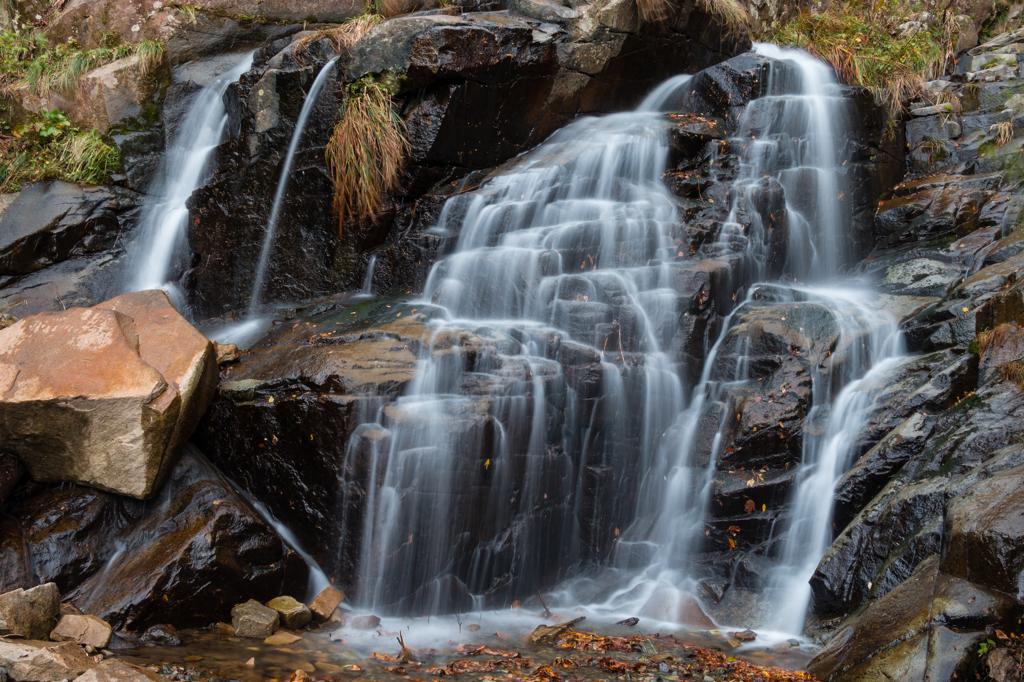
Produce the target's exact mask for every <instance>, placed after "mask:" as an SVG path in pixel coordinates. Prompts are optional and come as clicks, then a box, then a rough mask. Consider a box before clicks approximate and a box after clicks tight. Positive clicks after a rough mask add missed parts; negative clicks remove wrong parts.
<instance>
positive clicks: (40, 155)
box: [0, 111, 121, 193]
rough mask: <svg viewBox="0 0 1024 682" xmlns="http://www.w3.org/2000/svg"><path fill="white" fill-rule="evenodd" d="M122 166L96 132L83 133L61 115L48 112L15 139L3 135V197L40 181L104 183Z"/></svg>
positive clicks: (13, 133) (0, 137)
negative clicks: (4, 194)
mask: <svg viewBox="0 0 1024 682" xmlns="http://www.w3.org/2000/svg"><path fill="white" fill-rule="evenodd" d="M120 163H121V159H120V155H119V154H118V151H117V149H116V148H114V147H112V146H110V145H108V144H107V143H106V142H105V141H104V140H103V138H101V137H100V136H99V134H98V133H97V132H96V131H95V130H87V131H82V130H79V129H78V128H74V127H72V126H71V124H70V123H69V122H68V120H67V118H66V117H65V116H64V114H63V113H61V112H60V111H46V112H43V113H42V114H40V115H38V116H33V117H32V118H31V119H29V121H28V122H27V123H25V124H23V125H21V126H18V127H17V128H15V129H14V130H12V131H11V135H9V136H8V135H3V134H0V193H2V192H10V191H12V190H16V189H17V188H18V186H19V185H21V184H22V183H25V182H35V181H38V180H49V179H62V180H69V181H71V182H90V183H102V182H105V181H106V179H107V176H108V175H109V174H110V173H111V172H113V171H114V170H117V168H119V167H120Z"/></svg>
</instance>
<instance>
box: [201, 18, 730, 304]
mask: <svg viewBox="0 0 1024 682" xmlns="http://www.w3.org/2000/svg"><path fill="white" fill-rule="evenodd" d="M627 5H628V3H625V2H624V0H616V1H615V2H610V3H598V4H596V5H592V6H585V7H583V8H580V9H579V10H578V11H577V10H569V8H563V9H565V10H567V11H568V12H569V15H567V17H566V18H565V19H564V20H562V22H561V23H560V24H550V23H543V22H542V21H540V20H537V19H534V18H531V17H530V16H528V15H522V14H518V13H517V12H515V11H512V12H507V11H503V12H481V13H466V14H462V15H460V16H449V15H446V14H432V15H427V16H423V15H412V16H407V17H401V18H398V19H393V20H390V21H387V22H385V23H384V24H382V25H380V26H378V27H377V28H375V29H373V30H372V31H370V33H368V34H367V35H366V36H365V37H364V38H363V39H362V40H361V41H359V42H358V43H357V44H356V45H355V46H353V47H352V48H351V50H350V51H349V53H348V54H346V55H344V56H343V58H342V59H341V61H339V67H338V69H336V72H335V73H334V74H332V76H331V78H330V79H329V80H328V82H327V85H326V87H325V88H324V92H323V95H322V96H321V100H320V102H319V103H318V105H317V108H316V109H315V111H314V113H313V116H312V117H311V119H310V125H309V126H308V127H307V129H306V132H305V134H304V138H303V139H304V142H303V144H302V145H300V151H299V155H298V157H297V158H296V162H295V166H294V167H293V170H292V175H291V178H290V184H289V189H288V192H287V194H286V200H285V205H284V208H283V210H282V216H283V217H282V220H281V222H280V224H279V228H278V232H277V238H276V243H275V245H274V251H273V254H272V256H271V269H270V272H269V274H268V277H267V282H268V283H269V285H268V289H267V291H266V295H265V296H264V300H266V301H274V300H277V301H280V300H292V301H299V300H308V299H311V298H316V297H322V296H325V295H327V294H330V293H333V292H336V291H338V290H339V289H349V290H353V289H356V288H358V287H359V284H360V283H361V281H362V279H363V276H364V274H365V269H366V265H367V261H368V259H369V255H370V254H374V255H376V256H377V259H376V264H377V268H378V270H377V271H376V273H379V274H375V277H374V279H375V281H377V282H378V290H383V291H385V292H387V293H404V292H406V291H418V290H419V289H420V288H421V287H422V286H423V281H424V279H425V275H426V272H427V271H428V270H429V265H430V263H431V262H432V261H433V260H434V258H435V257H436V255H437V253H438V249H439V248H441V240H440V239H439V236H438V235H436V234H431V233H427V232H425V230H426V228H429V227H431V226H432V225H433V224H434V222H435V221H436V218H437V211H438V210H439V209H440V204H441V203H442V202H441V201H439V199H442V198H443V197H445V196H447V195H450V194H451V193H453V192H459V191H465V189H466V188H467V187H466V184H467V183H466V182H461V183H460V179H463V178H467V176H469V175H471V174H472V173H473V172H474V171H479V170H484V169H489V168H492V167H494V166H497V165H499V164H501V163H503V162H505V161H506V160H508V159H509V158H511V157H513V156H515V155H516V154H518V153H520V152H522V151H524V150H526V149H529V148H531V147H534V146H536V145H537V144H539V143H540V142H541V141H542V140H543V139H544V138H546V137H547V136H548V135H549V134H551V133H552V132H553V131H555V130H556V129H558V128H559V127H561V126H562V125H564V124H565V123H566V122H568V121H569V120H571V119H573V118H575V117H576V116H578V115H581V114H586V113H603V112H609V111H619V110H622V109H625V108H629V107H630V106H633V105H635V104H636V103H637V102H638V101H639V100H640V98H641V97H642V96H643V95H644V94H645V93H646V92H647V91H649V90H650V89H652V88H653V87H654V86H655V85H657V84H658V83H659V82H661V81H662V80H664V79H665V78H667V77H668V76H670V75H674V74H677V73H682V72H686V71H691V72H692V71H695V70H698V69H700V68H703V67H705V66H708V65H709V64H712V63H714V62H717V61H720V60H722V59H724V58H726V57H728V56H729V55H730V54H732V53H734V52H735V51H739V50H740V49H742V48H743V47H745V46H746V43H745V40H744V39H732V38H725V37H723V35H724V34H722V32H721V27H720V25H719V23H718V22H717V20H714V19H711V18H709V17H707V16H706V15H703V14H701V13H700V12H699V11H698V10H696V9H695V8H694V7H693V5H692V4H690V3H685V4H684V6H683V8H681V10H680V12H679V16H678V22H677V23H676V25H675V26H673V27H667V28H663V29H658V30H654V29H652V28H651V27H647V26H644V27H640V26H639V25H638V24H637V22H636V20H635V8H632V9H631V8H630V7H628V6H627ZM631 11H632V12H633V14H632V15H631V14H630V12H631ZM631 17H632V18H631ZM698 35H699V36H700V39H697V38H698ZM279 42H283V41H279ZM275 45H276V44H275ZM705 45H717V46H718V47H717V49H709V48H707V47H704V46H705ZM276 49H279V50H280V49H283V50H284V51H283V52H282V53H281V55H280V56H279V57H274V59H270V60H269V61H266V60H267V59H268V58H269V57H270V56H271V55H270V54H266V55H264V56H262V57H260V56H258V57H257V64H256V65H255V68H254V70H253V71H252V72H250V73H249V74H247V75H246V76H244V77H243V78H242V80H241V81H240V83H239V86H238V87H237V88H235V89H232V90H230V91H229V95H228V99H229V100H232V101H237V102H238V105H237V106H236V107H234V109H235V110H237V111H238V112H239V113H240V114H241V116H240V119H239V123H238V130H239V135H238V137H237V138H236V139H234V140H233V141H232V142H230V143H228V144H227V145H226V146H225V147H224V148H223V149H222V150H221V153H220V155H219V159H220V162H219V169H218V174H217V176H216V178H215V179H214V181H213V182H211V183H210V184H209V185H207V186H206V187H205V188H203V189H202V190H200V191H198V192H197V193H196V194H195V195H194V196H193V198H192V200H191V202H190V211H191V217H190V220H189V243H190V246H191V249H192V251H193V253H194V257H193V261H192V267H191V268H190V269H189V270H188V272H187V273H186V274H185V276H184V279H183V282H184V284H185V288H186V289H187V291H188V297H189V302H190V304H191V305H192V306H193V308H194V309H195V310H196V311H197V314H198V315H199V316H207V315H219V314H221V313H223V312H224V311H225V310H229V309H232V308H238V307H242V306H243V305H244V304H245V302H246V300H247V298H248V295H249V291H250V289H251V284H252V277H253V272H252V268H251V265H250V264H251V263H252V262H254V261H255V260H256V258H258V253H259V245H260V243H261V242H262V236H263V230H264V227H265V216H267V215H268V214H269V212H270V201H271V198H272V197H273V194H274V190H275V187H276V184H277V180H278V176H279V173H280V164H281V162H282V160H283V156H284V151H285V148H286V147H287V145H288V140H289V138H290V136H291V133H292V130H293V125H294V124H293V122H294V121H295V119H296V117H297V115H298V111H299V109H300V108H301V106H302V102H303V99H304V89H305V88H307V87H308V84H309V83H310V82H311V81H312V79H313V77H315V75H316V72H317V71H318V70H319V68H320V66H321V65H322V63H323V62H322V61H319V62H316V63H315V64H314V65H312V66H304V65H302V64H299V63H298V62H296V61H295V60H293V59H291V58H290V57H289V56H288V55H289V51H288V49H287V47H286V45H284V44H282V45H280V46H278V47H276ZM275 60H276V61H275ZM641 63H642V64H647V65H650V68H645V69H643V70H641V72H640V73H639V74H638V72H637V70H636V66H635V65H636V64H641ZM389 74H390V76H391V77H392V78H394V77H399V78H398V80H397V81H396V82H397V83H398V85H397V91H396V93H395V95H396V105H397V106H398V108H399V109H400V113H401V116H402V118H403V119H404V120H405V123H406V127H407V130H408V135H409V140H410V142H411V145H412V150H411V153H410V155H409V158H408V160H407V165H406V177H405V178H404V179H403V181H402V182H401V183H400V186H401V189H400V190H398V191H396V193H395V196H393V197H392V198H391V202H390V204H389V206H388V207H387V208H385V210H384V211H383V212H382V214H381V215H379V216H377V218H376V220H374V221H370V220H364V221H353V222H352V224H346V225H344V226H342V233H343V235H344V238H343V239H339V237H338V232H339V230H338V225H337V221H336V219H335V218H334V216H333V215H332V214H331V209H330V207H331V204H332V196H333V190H332V188H331V185H330V181H329V178H328V177H327V174H326V170H325V168H324V163H323V158H324V145H325V144H326V141H327V139H328V136H329V134H330V131H331V128H332V127H333V125H334V122H335V120H336V117H337V112H338V110H339V106H340V105H341V103H342V101H343V99H344V96H345V95H344V88H343V84H344V83H345V82H350V81H353V80H356V79H359V78H361V77H363V76H367V75H370V76H385V75H389ZM261 92H262V93H264V94H262V95H261V94H259V93H261ZM268 97H269V98H270V99H272V100H274V104H273V105H272V106H270V108H269V109H268V108H266V106H265V100H266V99H267V98H268ZM233 125H234V124H233ZM470 184H472V181H470Z"/></svg>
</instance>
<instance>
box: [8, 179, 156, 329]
mask: <svg viewBox="0 0 1024 682" xmlns="http://www.w3.org/2000/svg"><path fill="white" fill-rule="evenodd" d="M139 203H140V197H139V195H137V194H136V193H134V192H131V191H129V190H125V189H123V188H120V187H105V186H85V185H76V184H71V183H67V182H60V181H46V182H39V183H35V184H32V185H29V186H28V187H26V188H25V189H23V190H22V191H21V192H19V193H18V195H17V197H16V198H15V200H14V202H13V203H12V204H11V205H10V206H9V207H8V208H7V209H6V210H4V211H3V213H0V310H3V311H4V312H7V311H10V312H11V313H12V314H14V315H16V316H18V317H27V316H28V315H31V314H34V313H37V312H42V311H49V310H64V309H67V308H70V307H72V306H75V305H78V306H85V307H88V306H91V305H93V304H95V303H99V302H100V301H104V300H107V299H108V298H110V297H111V296H114V295H116V294H118V293H120V292H119V287H120V283H121V273H122V271H123V267H124V263H123V260H124V248H123V243H124V241H123V240H124V238H125V236H126V235H127V234H128V233H129V231H130V229H131V227H132V226H134V224H135V221H136V220H137V217H138V206H139Z"/></svg>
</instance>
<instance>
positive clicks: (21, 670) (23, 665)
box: [0, 639, 95, 682]
mask: <svg viewBox="0 0 1024 682" xmlns="http://www.w3.org/2000/svg"><path fill="white" fill-rule="evenodd" d="M94 665H95V663H93V660H92V659H91V658H89V657H88V656H87V655H86V653H85V650H84V649H83V648H82V647H80V646H78V645H77V644H72V643H71V642H65V643H63V644H53V643H51V642H43V641H38V640H12V641H9V640H3V639H0V668H4V669H6V670H7V675H8V676H9V677H10V679H12V680H14V681H15V682H22V681H24V682H65V681H66V680H74V679H76V678H78V677H79V676H81V675H82V673H84V672H85V671H87V670H88V669H89V668H91V667H93V666H94Z"/></svg>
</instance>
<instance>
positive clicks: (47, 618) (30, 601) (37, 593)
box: [0, 583, 60, 639]
mask: <svg viewBox="0 0 1024 682" xmlns="http://www.w3.org/2000/svg"><path fill="white" fill-rule="evenodd" d="M59 607H60V592H59V591H58V590H57V586H56V585H54V584H53V583H46V584H45V585H40V586H39V587H33V588H32V589H30V590H23V589H20V588H19V589H17V590H12V591H11V592H7V593H5V594H0V635H2V636H11V635H13V636H15V637H24V638H25V639H46V638H47V636H48V635H49V634H50V632H49V631H50V629H51V628H52V627H53V623H54V621H55V620H56V618H57V611H58V609H59Z"/></svg>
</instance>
